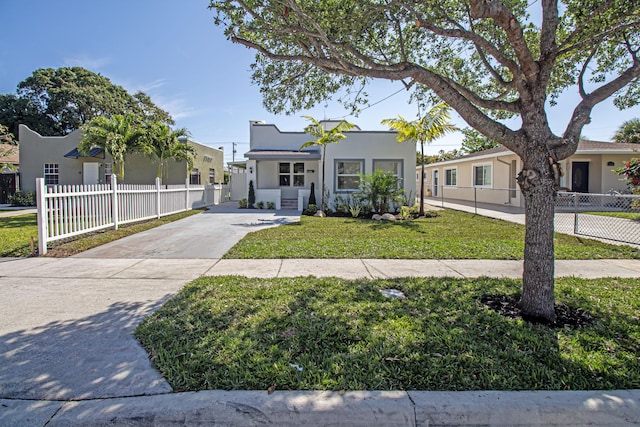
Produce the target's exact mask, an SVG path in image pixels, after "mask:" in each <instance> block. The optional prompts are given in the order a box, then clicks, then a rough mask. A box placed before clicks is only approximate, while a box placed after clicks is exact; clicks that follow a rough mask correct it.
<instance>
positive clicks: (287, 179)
mask: <svg viewBox="0 0 640 427" xmlns="http://www.w3.org/2000/svg"><path fill="white" fill-rule="evenodd" d="M278 172H279V180H280V187H290V186H291V183H292V182H293V186H294V187H304V163H280V164H279V165H278Z"/></svg>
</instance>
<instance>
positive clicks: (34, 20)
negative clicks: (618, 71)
mask: <svg viewBox="0 0 640 427" xmlns="http://www.w3.org/2000/svg"><path fill="white" fill-rule="evenodd" d="M207 5H208V1H205V0H190V1H185V0H182V1H178V0H173V1H171V0H129V1H123V0H112V1H109V2H96V1H91V0H63V1H57V2H52V1H49V0H1V1H0V16H2V17H3V28H2V36H0V58H2V59H1V60H0V93H14V92H15V90H16V87H17V85H18V83H19V82H21V81H22V80H24V79H25V78H27V77H28V76H29V75H31V73H32V72H33V71H34V70H36V69H38V68H48V67H50V68H58V67H64V66H82V67H85V68H87V69H89V70H91V71H94V72H97V73H100V74H102V75H103V76H105V77H108V78H109V79H110V80H111V81H112V82H113V83H116V84H119V85H121V86H123V87H124V88H126V89H127V90H128V91H129V92H131V93H133V92H135V91H137V90H142V91H144V92H146V93H147V94H149V95H150V96H151V98H152V100H153V101H154V102H155V103H156V104H158V105H159V106H161V107H162V108H164V109H165V110H167V111H169V113H171V115H172V116H173V117H174V119H175V120H176V124H177V126H178V127H186V128H188V129H189V131H190V132H191V133H192V135H193V139H194V140H196V141H198V142H200V143H203V144H206V145H211V146H214V147H220V146H222V147H224V149H225V160H226V161H230V160H231V159H232V153H231V150H232V144H231V143H232V142H236V143H238V146H237V150H238V153H237V154H236V156H235V158H236V160H243V156H242V155H243V154H244V152H246V151H247V150H248V141H249V125H248V123H249V120H265V121H266V122H267V123H274V124H276V125H277V126H278V127H279V128H280V129H282V130H287V131H297V130H301V129H302V128H303V127H304V126H305V125H306V123H307V122H306V121H305V120H304V119H303V118H301V116H302V115H309V114H310V115H312V116H314V117H316V118H337V117H341V116H343V115H345V114H346V112H345V111H344V109H343V108H342V107H341V106H340V105H339V104H338V103H336V102H328V103H327V104H326V105H322V106H319V107H317V108H315V109H314V110H312V111H303V112H299V113H298V114H295V115H292V116H284V115H279V116H275V115H273V114H270V113H268V112H267V111H266V110H265V109H264V108H263V107H262V100H261V97H260V93H259V91H258V87H257V86H256V85H254V84H252V82H251V80H250V72H249V65H250V64H251V62H252V59H253V56H254V53H253V52H252V51H250V50H248V49H246V48H244V47H242V46H239V45H234V44H232V43H231V42H229V41H227V40H226V39H225V37H224V35H223V34H222V31H221V29H219V28H217V27H216V26H215V25H214V24H213V13H212V12H211V11H209V10H208V9H207ZM534 5H535V3H534ZM401 87H402V86H401V84H400V83H397V82H387V81H380V82H377V83H376V84H375V85H373V86H372V87H371V88H370V89H369V90H368V92H369V94H370V97H371V101H372V102H376V101H379V100H382V99H384V98H386V97H388V96H389V95H391V94H393V93H395V92H397V91H398V90H399V89H401ZM574 92H575V91H574ZM576 99H577V97H576V95H574V94H567V96H565V97H564V98H563V100H562V102H560V104H559V105H558V106H557V107H555V108H553V109H551V110H550V113H549V116H550V121H551V126H552V129H553V130H554V131H556V132H560V131H561V130H562V129H564V127H565V126H566V121H567V120H568V117H569V116H570V113H571V111H572V109H573V106H574V105H575V102H576ZM416 113H417V109H416V107H415V106H412V105H409V104H408V103H407V95H406V93H405V92H400V93H398V94H396V95H394V96H392V97H390V98H389V99H387V100H385V101H382V102H380V103H379V104H377V105H375V106H373V107H371V108H369V109H367V110H365V111H363V112H362V113H361V114H360V116H359V117H347V119H348V120H349V121H351V122H353V123H356V124H358V125H359V126H360V127H361V128H362V129H372V130H379V129H385V128H384V127H383V126H382V125H381V124H380V120H382V119H384V118H390V117H396V116H397V115H398V114H400V115H402V116H404V117H405V118H408V119H413V118H415V116H416ZM639 116H640V108H639V107H634V108H633V109H629V110H625V111H622V112H621V111H619V110H617V109H616V108H615V107H614V106H613V105H612V103H611V101H610V100H609V101H605V102H604V103H603V104H601V105H599V106H598V107H596V109H595V110H594V111H593V113H592V123H591V124H589V125H588V126H586V127H585V129H584V131H583V135H584V136H586V137H588V138H590V139H594V140H610V138H611V136H612V135H613V133H614V132H615V130H616V129H617V128H618V126H620V124H621V123H622V122H623V121H625V120H628V119H630V118H633V117H639ZM453 121H454V122H455V123H456V124H457V125H458V126H461V127H463V126H465V123H464V121H462V120H461V119H460V118H459V117H458V116H457V115H456V114H454V117H453ZM461 139H462V138H461V136H460V135H459V134H457V135H451V136H448V137H445V138H442V139H440V140H438V141H436V142H434V143H433V144H432V145H431V147H429V148H428V149H427V152H429V153H435V152H437V151H439V150H441V149H444V150H445V151H448V150H451V149H453V148H457V147H459V145H460V141H461Z"/></svg>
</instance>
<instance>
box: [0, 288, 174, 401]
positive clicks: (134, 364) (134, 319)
mask: <svg viewBox="0 0 640 427" xmlns="http://www.w3.org/2000/svg"><path fill="white" fill-rule="evenodd" d="M169 296H170V295H166V296H164V297H163V298H162V299H161V300H160V301H155V300H154V301H147V302H135V303H115V304H112V305H110V306H109V307H108V309H107V310H105V311H104V312H101V313H97V314H95V315H92V316H88V317H84V318H81V319H77V320H68V321H58V322H52V323H49V324H46V325H44V326H38V327H35V328H31V329H26V330H20V331H17V332H12V333H8V334H5V335H3V336H1V337H0V398H11V399H47V400H76V399H94V398H105V397H118V396H133V395H143V394H158V393H166V392H169V391H171V388H170V387H169V385H168V384H167V383H166V382H165V381H164V380H163V379H162V378H161V376H160V375H159V373H158V372H157V371H156V370H155V369H153V367H152V366H151V364H150V362H149V360H148V356H147V353H146V352H145V351H144V349H143V348H142V347H141V346H140V344H139V343H138V342H137V341H136V339H135V338H134V337H133V336H132V331H133V329H134V328H135V327H136V326H137V325H138V324H139V323H140V322H141V321H142V319H143V318H144V317H145V316H147V315H148V314H150V313H151V312H153V311H155V310H156V309H157V308H158V307H159V306H160V305H161V304H162V303H163V302H164V301H166V300H167V299H168V298H169Z"/></svg>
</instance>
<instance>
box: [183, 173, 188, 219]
mask: <svg viewBox="0 0 640 427" xmlns="http://www.w3.org/2000/svg"><path fill="white" fill-rule="evenodd" d="M184 189H185V192H184V210H185V211H188V210H189V177H188V176H187V179H185V180H184Z"/></svg>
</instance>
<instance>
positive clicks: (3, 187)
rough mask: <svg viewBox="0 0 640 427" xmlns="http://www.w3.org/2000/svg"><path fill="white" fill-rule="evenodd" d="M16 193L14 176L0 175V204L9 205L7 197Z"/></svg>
mask: <svg viewBox="0 0 640 427" xmlns="http://www.w3.org/2000/svg"><path fill="white" fill-rule="evenodd" d="M15 192H16V175H15V174H13V173H12V174H8V173H6V174H4V173H0V204H5V203H9V196H13V195H14V194H15Z"/></svg>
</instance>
